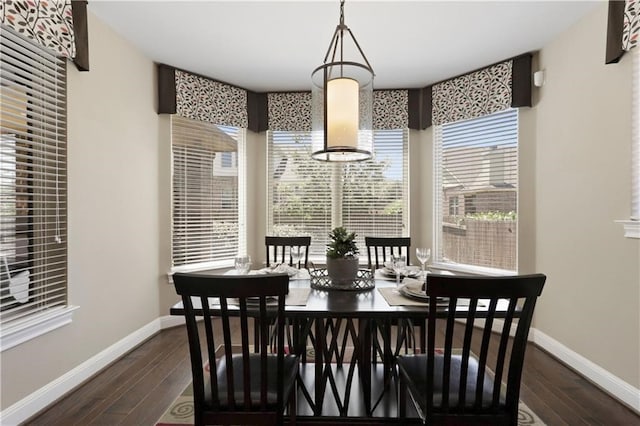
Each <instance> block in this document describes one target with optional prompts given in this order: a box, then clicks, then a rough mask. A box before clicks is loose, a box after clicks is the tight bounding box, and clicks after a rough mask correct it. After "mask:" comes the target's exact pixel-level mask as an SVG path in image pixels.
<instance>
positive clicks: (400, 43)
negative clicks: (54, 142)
mask: <svg viewBox="0 0 640 426" xmlns="http://www.w3.org/2000/svg"><path fill="white" fill-rule="evenodd" d="M599 1H600V2H602V1H603V0H599ZM597 4H598V1H593V0H591V1H524V0H512V1H467V2H462V1H365V0H347V1H346V3H345V24H346V25H347V26H348V27H349V28H350V29H351V31H352V32H353V34H354V35H355V37H356V39H357V40H358V42H359V43H360V46H361V47H362V49H363V51H364V53H365V55H366V56H367V58H368V60H369V62H370V63H371V66H372V67H373V69H374V71H375V74H376V77H375V80H374V87H375V88H376V89H391V88H394V89H400V88H418V87H423V86H426V85H429V84H431V83H435V82H438V81H441V80H444V79H447V78H450V77H454V76H456V75H459V74H463V73H466V72H469V71H473V70H475V69H478V68H481V67H484V66H486V65H490V64H493V63H495V62H499V61H501V60H503V59H507V58H510V57H512V56H516V55H519V54H521V53H525V52H531V51H535V50H538V49H540V48H541V47H543V46H544V45H545V44H547V43H548V42H549V41H550V40H552V39H553V38H554V37H556V36H557V35H558V34H560V33H561V32H562V31H564V30H566V29H567V28H569V27H570V26H571V25H572V24H573V23H575V22H576V21H578V20H579V19H580V18H581V17H583V16H584V15H586V14H587V13H589V12H590V11H591V10H593V9H594V7H596V6H597ZM339 10H340V7H339V1H338V0H317V1H311V0H304V1H113V0H91V1H89V11H90V12H92V13H93V14H95V15H96V16H98V17H99V19H100V20H101V21H103V22H104V23H106V24H107V25H109V26H110V27H111V28H113V29H114V30H115V31H116V32H117V33H119V34H121V35H122V36H123V37H124V38H125V39H127V40H129V41H130V42H131V43H133V45H135V46H137V48H138V49H140V50H141V51H142V52H144V53H145V54H146V55H147V56H148V57H149V58H151V59H152V60H153V61H155V62H158V63H164V64H168V65H172V66H174V67H176V68H180V69H184V70H187V71H191V72H194V73H197V74H201V75H204V76H207V77H210V78H213V79H215V80H219V81H223V82H226V83H229V84H233V85H236V86H240V87H242V88H245V89H249V90H253V91H257V92H263V91H294V90H310V87H311V83H310V79H311V72H312V71H313V70H314V69H315V68H316V67H317V66H318V65H320V64H321V63H322V62H323V60H324V56H325V53H326V51H327V48H328V47H329V42H330V41H331V36H332V35H333V31H334V30H335V27H336V25H337V24H338V19H339ZM605 25H606V23H603V28H604V26H605ZM603 37H604V34H603ZM603 55H604V52H603ZM353 59H355V58H353Z"/></svg>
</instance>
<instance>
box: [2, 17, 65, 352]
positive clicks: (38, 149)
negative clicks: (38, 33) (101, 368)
mask: <svg viewBox="0 0 640 426" xmlns="http://www.w3.org/2000/svg"><path fill="white" fill-rule="evenodd" d="M0 38H1V43H2V49H1V50H2V52H3V53H2V54H3V55H5V60H3V62H2V66H3V67H5V66H6V67H7V68H6V70H5V69H3V77H2V83H3V84H2V90H3V93H4V95H5V96H7V99H8V101H6V102H4V103H3V104H4V106H3V111H2V116H3V120H0V122H1V123H2V131H1V132H2V133H3V134H6V135H13V137H12V140H13V141H14V144H16V145H17V144H18V143H20V144H21V145H22V147H21V148H20V150H21V152H20V154H19V153H18V149H17V148H15V149H14V150H13V155H11V153H10V152H9V150H6V149H4V150H1V151H3V155H2V156H0V162H2V163H3V167H6V166H7V165H9V166H10V165H11V164H13V167H14V168H15V174H14V176H13V180H14V187H13V189H12V190H9V191H8V192H5V193H4V194H3V196H4V197H9V198H10V197H11V196H12V194H13V197H14V198H15V200H16V201H14V203H18V201H17V200H18V197H19V195H20V194H23V195H24V194H28V198H27V201H26V205H27V206H26V207H23V209H26V210H27V215H26V216H27V220H26V222H25V223H24V224H22V225H21V227H22V226H24V227H26V229H27V230H26V231H24V232H26V233H25V234H24V236H23V238H22V239H25V238H26V247H24V249H26V253H27V254H26V256H27V259H26V260H25V261H20V262H18V260H17V256H18V249H19V247H18V245H17V243H16V244H15V246H14V247H13V248H8V249H7V247H6V246H5V247H4V250H5V251H6V253H0V254H2V258H0V264H1V265H0V271H1V272H0V275H1V276H2V282H3V284H5V283H6V285H7V290H6V292H7V293H8V294H9V295H11V293H10V290H9V286H10V279H9V275H8V273H9V271H10V273H11V274H12V275H13V274H19V273H22V274H23V275H22V276H21V280H22V282H24V280H25V279H26V283H27V285H28V287H27V288H28V298H27V301H25V302H22V301H19V300H18V299H15V302H11V301H10V300H8V298H7V297H6V294H5V296H3V302H9V303H8V304H6V305H5V307H4V308H3V315H2V316H3V317H4V316H6V318H2V326H0V352H1V351H4V350H7V349H9V348H12V347H14V346H16V345H19V344H21V343H24V342H26V341H29V340H31V339H33V338H35V337H38V336H41V335H43V334H45V333H47V332H49V331H52V330H55V329H57V328H59V327H62V326H64V325H66V324H69V323H70V322H71V321H72V319H73V318H72V313H73V311H75V310H76V309H77V308H78V307H77V306H71V305H69V300H68V288H69V282H68V272H67V270H68V262H67V179H66V169H67V158H66V149H67V103H66V101H67V68H66V67H67V61H66V59H65V58H63V57H60V56H56V54H54V53H52V52H50V51H49V50H47V49H46V48H44V47H42V46H40V45H39V44H38V43H35V42H33V41H31V40H29V39H27V38H25V37H23V36H22V35H21V34H18V33H17V32H15V31H14V30H12V29H11V28H7V27H4V26H3V27H2V35H1V37H0ZM5 90H6V92H5ZM23 111H24V113H23ZM5 114H6V116H5ZM22 114H24V123H21V117H23V115H22ZM5 120H6V121H5ZM8 140H9V138H4V137H3V138H2V143H7V141H8ZM4 148H6V146H5V147H4ZM12 158H13V160H12ZM36 160H37V161H36ZM18 167H25V168H21V169H20V171H21V173H23V177H22V178H21V180H22V181H24V182H25V183H19V182H18V179H19V178H18V177H17V176H18V171H19V169H18ZM9 168H10V167H9ZM8 179H9V180H11V177H9V178H8ZM21 186H22V187H26V189H24V188H22V189H20V187H21ZM33 188H38V189H37V191H34V190H33ZM5 201H6V200H5ZM16 208H17V204H16ZM51 210H53V213H50V211H51ZM48 212H49V213H48ZM18 215H19V213H18V212H17V211H14V213H13V216H14V217H17V216H18ZM9 216H10V215H9ZM14 223H15V221H14ZM12 229H14V230H13V232H14V237H13V241H17V240H18V232H19V231H18V225H15V226H14V227H13V228H12ZM3 232H7V234H5V235H4V237H5V238H9V240H11V237H10V236H9V234H10V233H11V232H12V231H11V229H9V230H8V231H7V230H3ZM9 252H12V253H13V260H12V262H11V263H10V262H9V260H8V257H9V256H10V255H11V254H9ZM21 263H24V264H25V265H26V266H25V265H23V266H20V264H21ZM9 265H12V266H13V267H14V268H13V269H12V268H10V266H9ZM25 276H26V278H25ZM3 293H4V290H3ZM14 298H15V296H14Z"/></svg>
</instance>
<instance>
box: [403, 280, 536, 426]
mask: <svg viewBox="0 0 640 426" xmlns="http://www.w3.org/2000/svg"><path fill="white" fill-rule="evenodd" d="M545 280H546V277H545V276H544V275H543V274H533V275H521V276H509V277H470V276H445V275H436V274H434V275H430V276H429V278H428V282H427V290H426V291H427V295H428V296H429V314H428V319H427V351H426V353H423V354H411V355H400V356H398V357H396V363H397V368H398V374H399V382H398V413H399V417H400V418H403V417H404V416H405V415H406V402H407V392H408V393H409V394H410V396H411V399H412V400H413V403H414V406H415V408H416V410H417V412H418V414H419V416H420V418H421V419H422V420H423V422H424V423H425V424H470V423H474V424H479V423H482V424H492V425H513V426H515V425H517V424H518V400H519V395H520V379H521V376H522V368H523V363H524V355H525V350H526V347H527V336H528V334H529V328H530V326H531V318H532V316H533V310H534V307H535V304H536V300H537V298H538V296H540V294H541V293H542V288H543V286H544V283H545ZM442 298H445V299H444V300H445V303H446V300H448V305H447V307H444V308H443V307H441V305H440V304H441V303H442V301H443V299H442ZM501 305H503V306H504V307H505V308H507V309H506V314H505V315H504V318H498V317H497V315H496V308H497V307H499V306H501ZM439 306H440V307H439ZM456 306H457V310H456ZM461 308H462V309H465V311H463V313H462V314H461V313H460V312H461ZM442 309H445V310H446V311H448V312H447V315H446V318H444V319H441V320H440V322H443V323H444V324H443V327H444V341H441V340H442V339H436V333H438V332H439V331H436V330H437V329H436V322H437V316H438V315H439V314H440V315H442ZM513 327H515V335H514V336H513V337H510V335H509V334H510V332H511V331H512V328H513ZM494 330H497V332H496V331H494ZM437 340H438V342H436V341H437ZM454 340H455V341H454Z"/></svg>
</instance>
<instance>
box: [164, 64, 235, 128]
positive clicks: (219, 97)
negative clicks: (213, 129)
mask: <svg viewBox="0 0 640 426" xmlns="http://www.w3.org/2000/svg"><path fill="white" fill-rule="evenodd" d="M175 84H176V114H178V115H179V116H181V117H186V118H191V119H193V120H200V121H206V122H209V123H214V124H221V125H224V126H235V127H242V128H247V126H248V114H247V91H246V90H244V89H240V88H238V87H235V86H231V85H228V84H224V83H220V82H218V81H215V80H211V79H208V78H205V77H200V76H198V75H195V74H190V73H187V72H184V71H180V70H176V72H175Z"/></svg>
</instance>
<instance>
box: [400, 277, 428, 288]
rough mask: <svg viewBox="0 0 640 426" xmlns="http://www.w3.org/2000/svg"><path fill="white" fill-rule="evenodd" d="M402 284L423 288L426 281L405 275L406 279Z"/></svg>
mask: <svg viewBox="0 0 640 426" xmlns="http://www.w3.org/2000/svg"><path fill="white" fill-rule="evenodd" d="M402 284H404V285H406V286H407V287H408V288H422V287H423V285H424V281H422V280H416V279H415V278H409V277H405V279H403V280H402Z"/></svg>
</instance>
